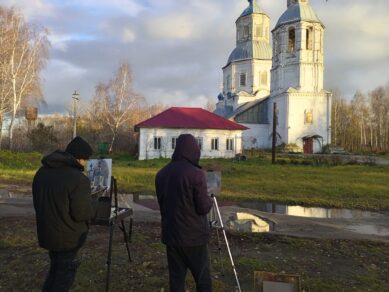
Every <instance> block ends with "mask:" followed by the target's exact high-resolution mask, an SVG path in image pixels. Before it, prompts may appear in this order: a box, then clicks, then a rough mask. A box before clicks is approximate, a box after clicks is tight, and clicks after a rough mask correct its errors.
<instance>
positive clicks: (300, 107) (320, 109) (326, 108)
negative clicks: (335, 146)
mask: <svg viewBox="0 0 389 292" xmlns="http://www.w3.org/2000/svg"><path fill="white" fill-rule="evenodd" d="M288 99H289V108H290V109H293V110H289V125H290V126H289V139H288V143H295V144H297V145H299V146H300V147H301V148H302V147H303V140H302V138H303V137H306V136H313V135H320V136H322V137H323V140H321V139H319V141H318V140H314V147H313V148H314V149H313V151H314V152H320V151H321V147H322V146H324V145H326V144H329V143H330V141H331V136H330V124H331V121H330V120H329V119H330V115H329V112H330V109H331V104H330V97H329V96H327V94H325V93H323V94H316V95H313V94H311V95H309V94H308V93H307V94H305V95H304V94H302V93H299V94H291V95H290V96H289V98H288ZM307 111H311V112H312V116H313V121H312V123H306V121H305V115H306V112H307ZM321 143H323V145H321Z"/></svg>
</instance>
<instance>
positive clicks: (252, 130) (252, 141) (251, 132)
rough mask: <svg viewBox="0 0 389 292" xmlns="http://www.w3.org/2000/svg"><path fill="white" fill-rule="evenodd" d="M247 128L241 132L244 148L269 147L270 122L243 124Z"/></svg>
mask: <svg viewBox="0 0 389 292" xmlns="http://www.w3.org/2000/svg"><path fill="white" fill-rule="evenodd" d="M241 125H243V126H246V127H248V128H249V129H248V130H246V131H244V132H243V148H244V149H251V148H255V149H269V148H271V136H270V134H271V130H270V126H271V125H270V124H243V123H241Z"/></svg>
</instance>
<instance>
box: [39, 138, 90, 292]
mask: <svg viewBox="0 0 389 292" xmlns="http://www.w3.org/2000/svg"><path fill="white" fill-rule="evenodd" d="M91 155H92V148H91V146H90V145H89V144H88V143H87V142H86V141H84V140H83V139H82V138H80V137H76V138H74V139H73V140H72V141H71V142H70V143H69V144H68V146H67V147H66V151H59V150H57V151H55V152H53V153H51V154H49V155H47V156H45V157H44V158H43V159H42V164H43V165H42V167H41V168H40V169H39V170H38V171H37V173H36V174H35V177H34V180H33V184H32V195H33V201H34V208H35V215H36V224H37V234H38V241H39V245H40V246H41V247H42V248H44V249H47V250H48V251H49V256H50V270H49V273H48V275H47V277H46V281H45V283H44V285H43V289H42V290H43V291H61V292H62V291H69V289H70V287H71V286H72V284H73V281H74V278H75V275H76V270H77V268H78V266H79V265H80V260H79V259H78V258H77V253H78V250H79V249H80V248H81V247H82V245H83V244H84V242H85V240H86V237H87V232H88V221H89V220H90V219H91V218H92V217H93V216H94V214H95V207H94V206H95V204H94V202H93V201H92V197H91V189H90V182H89V179H88V178H87V177H86V176H85V175H84V174H83V173H82V171H83V170H84V166H85V163H86V160H87V159H88V158H89V157H90V156H91Z"/></svg>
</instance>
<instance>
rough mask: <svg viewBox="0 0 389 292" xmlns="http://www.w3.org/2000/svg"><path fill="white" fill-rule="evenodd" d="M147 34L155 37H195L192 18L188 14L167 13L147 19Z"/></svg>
mask: <svg viewBox="0 0 389 292" xmlns="http://www.w3.org/2000/svg"><path fill="white" fill-rule="evenodd" d="M146 25H147V32H148V34H149V35H150V36H151V37H153V38H157V39H165V38H170V39H187V40H189V39H191V38H195V37H196V31H195V27H194V24H193V20H192V19H191V16H190V15H182V14H169V15H164V16H160V17H155V18H152V19H150V20H149V21H148V23H147V24H146Z"/></svg>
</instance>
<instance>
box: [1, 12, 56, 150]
mask: <svg viewBox="0 0 389 292" xmlns="http://www.w3.org/2000/svg"><path fill="white" fill-rule="evenodd" d="M1 9H2V13H1V14H0V16H1V17H2V18H3V19H2V21H1V22H0V23H1V25H3V26H4V27H3V28H2V30H1V31H2V33H3V41H4V42H5V44H6V46H5V48H4V51H2V66H1V70H2V72H1V73H0V76H1V77H2V78H4V79H3V82H2V85H3V86H4V88H2V89H0V92H1V93H2V94H4V95H3V97H4V98H5V99H6V100H7V101H9V102H8V106H9V116H10V124H9V130H8V131H9V139H10V149H11V150H12V148H13V129H14V125H15V119H16V118H17V114H18V112H19V110H20V109H21V107H22V105H24V104H25V103H26V102H27V100H28V99H29V98H30V99H34V100H41V99H42V93H41V87H40V77H39V74H40V72H41V70H42V69H43V67H44V66H45V64H46V60H47V57H48V49H49V41H48V38H47V35H48V32H47V30H45V29H41V28H38V27H36V26H33V25H31V24H28V23H26V22H25V20H24V18H23V16H22V15H21V14H20V13H19V12H18V11H17V10H15V9H14V8H11V9H9V10H7V9H5V8H1Z"/></svg>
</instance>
